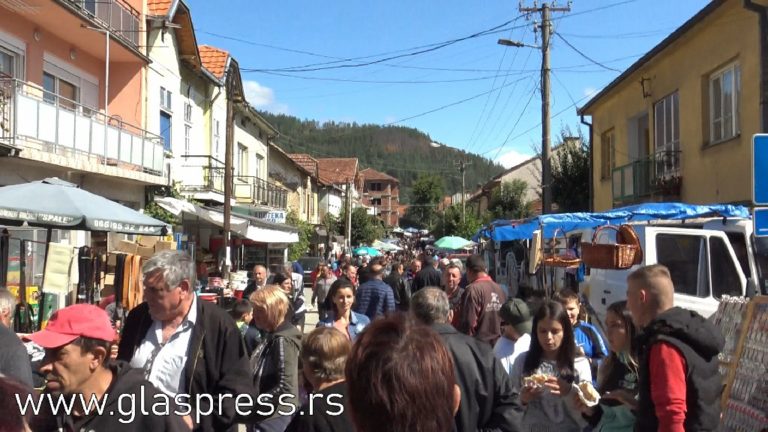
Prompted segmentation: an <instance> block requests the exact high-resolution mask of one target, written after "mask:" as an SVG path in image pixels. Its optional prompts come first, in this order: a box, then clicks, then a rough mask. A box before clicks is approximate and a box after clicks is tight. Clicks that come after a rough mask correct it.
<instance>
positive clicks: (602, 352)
mask: <svg viewBox="0 0 768 432" xmlns="http://www.w3.org/2000/svg"><path fill="white" fill-rule="evenodd" d="M557 300H558V301H559V302H560V304H561V305H563V308H565V311H566V312H567V313H568V319H569V320H570V321H571V326H572V327H573V336H574V339H575V341H576V352H577V354H579V355H583V356H584V357H586V358H587V360H589V364H590V367H591V369H592V376H593V377H595V378H596V377H597V367H598V366H599V365H600V361H601V360H602V359H604V358H605V357H606V356H607V355H608V350H607V349H606V348H605V339H603V336H602V335H601V334H600V332H599V331H598V330H597V328H596V327H595V326H593V325H592V324H590V323H588V322H586V321H583V320H581V319H580V318H581V302H580V300H579V295H578V294H576V292H575V291H573V290H571V289H567V288H566V289H563V290H560V291H559V292H558V293H557ZM595 383H596V382H595Z"/></svg>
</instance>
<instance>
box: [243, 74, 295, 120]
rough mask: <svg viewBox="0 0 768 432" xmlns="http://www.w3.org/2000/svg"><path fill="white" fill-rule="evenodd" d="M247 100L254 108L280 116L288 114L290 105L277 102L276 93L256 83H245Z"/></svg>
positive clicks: (244, 88)
mask: <svg viewBox="0 0 768 432" xmlns="http://www.w3.org/2000/svg"><path fill="white" fill-rule="evenodd" d="M243 91H244V92H245V100H247V101H248V103H249V104H251V105H252V106H253V107H255V108H258V109H262V110H266V111H270V112H274V113H280V114H287V113H288V105H286V104H284V103H278V102H276V101H275V91H274V90H272V89H271V88H269V87H265V86H263V85H261V84H259V83H258V82H256V81H243Z"/></svg>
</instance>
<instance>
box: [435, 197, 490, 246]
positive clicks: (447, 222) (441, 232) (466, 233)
mask: <svg viewBox="0 0 768 432" xmlns="http://www.w3.org/2000/svg"><path fill="white" fill-rule="evenodd" d="M482 226H483V222H482V221H481V220H480V218H478V217H477V215H476V213H475V212H474V211H472V209H471V208H470V207H467V214H466V220H465V221H464V222H462V220H461V205H453V206H450V207H448V208H447V209H445V211H443V214H442V217H441V218H440V219H438V223H437V227H436V228H435V237H437V238H440V237H444V236H451V235H453V236H459V237H463V238H465V239H469V238H471V237H472V236H473V235H475V233H477V231H478V230H479V229H480V228H481V227H482Z"/></svg>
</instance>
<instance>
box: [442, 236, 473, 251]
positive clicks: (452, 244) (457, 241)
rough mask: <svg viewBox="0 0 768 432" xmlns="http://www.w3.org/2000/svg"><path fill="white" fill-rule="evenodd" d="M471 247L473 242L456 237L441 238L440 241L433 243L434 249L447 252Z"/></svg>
mask: <svg viewBox="0 0 768 432" xmlns="http://www.w3.org/2000/svg"><path fill="white" fill-rule="evenodd" d="M472 245H474V242H472V241H471V240H467V239H465V238H461V237H456V236H446V237H441V238H440V240H438V241H436V242H435V248H436V249H447V250H461V249H464V248H466V247H471V246H472Z"/></svg>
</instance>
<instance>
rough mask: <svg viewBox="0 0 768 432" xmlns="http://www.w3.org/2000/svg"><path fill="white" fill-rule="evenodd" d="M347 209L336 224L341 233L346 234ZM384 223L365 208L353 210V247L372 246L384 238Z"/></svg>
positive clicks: (351, 240)
mask: <svg viewBox="0 0 768 432" xmlns="http://www.w3.org/2000/svg"><path fill="white" fill-rule="evenodd" d="M346 210H347V209H346V208H344V209H343V210H342V212H341V216H340V217H339V219H338V222H337V224H336V227H337V229H338V230H339V232H342V233H344V232H346V231H345V228H346V223H345V221H346V220H347V219H346V217H347V216H346V215H347V212H346ZM384 232H385V229H384V223H383V222H382V221H381V220H379V218H377V217H375V216H373V215H369V214H368V209H366V208H365V207H357V208H356V209H354V210H352V235H351V238H350V244H351V245H352V246H357V245H362V244H371V243H373V241H374V240H376V239H378V238H381V237H383V236H384Z"/></svg>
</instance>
